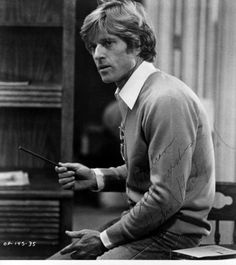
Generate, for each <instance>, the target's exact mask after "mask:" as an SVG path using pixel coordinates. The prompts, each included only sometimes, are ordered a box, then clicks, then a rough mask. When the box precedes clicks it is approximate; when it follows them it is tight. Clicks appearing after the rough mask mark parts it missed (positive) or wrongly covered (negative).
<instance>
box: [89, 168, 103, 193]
mask: <svg viewBox="0 0 236 265" xmlns="http://www.w3.org/2000/svg"><path fill="white" fill-rule="evenodd" d="M92 170H93V172H94V174H95V176H96V180H97V186H98V188H97V190H93V191H96V192H99V191H101V190H102V189H103V188H104V186H105V184H104V178H103V177H104V174H103V173H102V171H101V170H100V169H99V168H92Z"/></svg>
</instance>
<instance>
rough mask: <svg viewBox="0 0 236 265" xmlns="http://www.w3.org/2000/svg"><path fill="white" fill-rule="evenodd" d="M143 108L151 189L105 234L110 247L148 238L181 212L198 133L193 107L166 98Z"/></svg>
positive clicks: (143, 125)
mask: <svg viewBox="0 0 236 265" xmlns="http://www.w3.org/2000/svg"><path fill="white" fill-rule="evenodd" d="M156 103H157V102H155V103H153V104H147V105H146V106H144V112H143V113H144V115H143V120H142V128H143V132H144V135H145V138H146V141H147V143H148V156H149V165H150V181H151V186H150V188H149V190H148V191H147V192H146V193H145V194H144V196H143V198H142V199H141V200H140V201H139V202H138V203H137V204H136V205H135V206H134V207H133V208H132V209H131V210H130V211H129V212H128V213H127V214H126V215H124V216H123V217H122V218H121V219H120V221H118V222H117V223H115V224H113V225H112V226H111V227H109V228H108V229H107V230H106V233H107V235H108V238H109V240H110V242H111V243H112V245H113V246H114V245H119V244H121V243H124V242H128V241H130V240H134V239H138V238H140V237H142V236H145V235H147V234H150V233H151V232H152V231H154V230H155V229H157V228H158V227H159V226H160V225H162V224H163V223H165V222H166V221H167V220H168V219H169V218H170V217H171V216H173V215H174V214H175V213H176V212H178V210H179V209H180V208H181V206H182V204H183V202H184V200H185V189H186V182H187V179H188V177H189V175H190V171H191V161H192V154H193V149H194V145H195V139H196V131H197V122H198V119H197V113H196V112H195V111H194V108H193V106H189V105H188V103H186V102H180V100H178V99H174V98H171V97H168V96H165V98H162V99H161V100H160V102H158V104H156Z"/></svg>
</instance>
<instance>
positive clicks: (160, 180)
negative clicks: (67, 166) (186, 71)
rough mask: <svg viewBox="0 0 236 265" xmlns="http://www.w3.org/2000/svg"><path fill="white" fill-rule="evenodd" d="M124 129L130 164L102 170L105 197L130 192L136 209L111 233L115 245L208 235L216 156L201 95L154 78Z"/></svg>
mask: <svg viewBox="0 0 236 265" xmlns="http://www.w3.org/2000/svg"><path fill="white" fill-rule="evenodd" d="M123 104H125V103H123ZM124 127H125V160H126V162H125V165H123V166H121V167H117V168H109V169H101V171H102V172H103V174H104V184H105V186H104V191H109V190H110V191H111V190H119V191H122V190H124V188H125V187H126V192H127V196H128V198H129V199H130V200H132V201H134V202H135V203H136V204H135V206H134V207H132V208H131V210H130V211H128V212H127V213H126V214H125V215H123V216H122V217H121V219H120V221H118V222H117V223H115V224H113V225H112V226H111V227H109V228H108V229H107V230H106V233H107V236H108V238H109V240H110V242H111V243H112V244H113V245H119V244H121V243H125V242H128V241H130V240H136V239H138V238H140V237H143V236H145V235H148V234H150V233H153V232H154V231H157V229H165V230H168V231H172V232H175V233H177V234H188V233H189V234H199V235H208V234H209V233H210V230H211V226H210V224H209V222H208V221H207V215H208V213H209V211H210V209H211V207H212V204H213V200H214V193H215V171H214V168H215V165H214V151H213V144H212V137H211V129H210V126H209V122H208V119H207V115H206V112H205V110H204V108H203V106H202V104H201V102H200V100H199V99H198V97H197V96H196V95H195V93H194V92H193V91H192V90H191V89H190V88H189V87H187V86H186V85H185V84H184V83H183V82H181V81H180V80H179V79H177V78H175V77H173V76H171V75H168V74H165V73H163V72H161V71H158V72H155V73H152V74H151V75H150V76H149V77H148V78H147V80H146V81H145V83H144V85H143V87H142V89H141V91H140V93H139V95H138V98H137V100H136V102H135V105H134V107H133V108H132V110H130V109H129V110H128V113H127V117H126V121H125V125H124Z"/></svg>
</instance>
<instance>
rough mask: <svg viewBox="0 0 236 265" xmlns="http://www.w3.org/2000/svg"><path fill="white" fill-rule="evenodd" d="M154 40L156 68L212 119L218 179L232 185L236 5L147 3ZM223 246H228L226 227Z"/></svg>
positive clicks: (229, 0) (224, 0) (225, 1)
mask: <svg viewBox="0 0 236 265" xmlns="http://www.w3.org/2000/svg"><path fill="white" fill-rule="evenodd" d="M144 4H145V6H146V8H147V11H148V14H149V15H150V18H151V21H152V24H153V27H154V29H155V33H156V36H157V40H158V44H157V51H158V56H157V60H156V62H155V64H156V65H157V67H159V68H160V69H162V70H164V71H167V72H168V73H171V74H174V75H176V76H177V77H179V78H180V79H182V80H183V81H184V82H186V83H187V84H188V85H189V86H190V87H191V88H192V89H193V90H194V91H195V92H196V93H197V94H198V96H199V97H200V98H201V99H202V101H203V103H204V104H205V105H206V108H207V110H208V113H209V117H210V119H211V124H212V131H213V135H214V144H215V156H216V178H217V180H221V181H232V182H235V181H236V176H235V151H236V142H235V140H236V75H235V73H236V72H235V71H236V28H235V23H236V1H233V0H220V1H219V0H175V1H173V0H156V1H153V0H145V1H144ZM223 229H224V231H225V233H223V237H222V241H224V242H231V241H232V224H231V223H227V224H224V226H223Z"/></svg>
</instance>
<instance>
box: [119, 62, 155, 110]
mask: <svg viewBox="0 0 236 265" xmlns="http://www.w3.org/2000/svg"><path fill="white" fill-rule="evenodd" d="M157 71H159V70H158V69H157V68H155V67H154V65H153V64H152V63H149V62H146V61H143V62H142V63H141V64H140V65H139V67H138V68H137V69H136V70H135V71H134V72H133V74H132V75H131V76H130V78H129V79H128V81H127V82H126V83H125V85H124V86H123V88H122V89H121V90H120V89H119V88H117V89H116V92H115V95H117V94H119V97H120V98H121V99H122V100H123V101H124V102H125V104H126V105H127V106H128V107H129V109H131V110H132V108H133V107H134V104H135V102H136V100H137V98H138V95H139V93H140V91H141V89H142V87H143V85H144V83H145V81H146V80H147V78H148V77H149V76H150V75H151V74H152V73H154V72H157Z"/></svg>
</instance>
